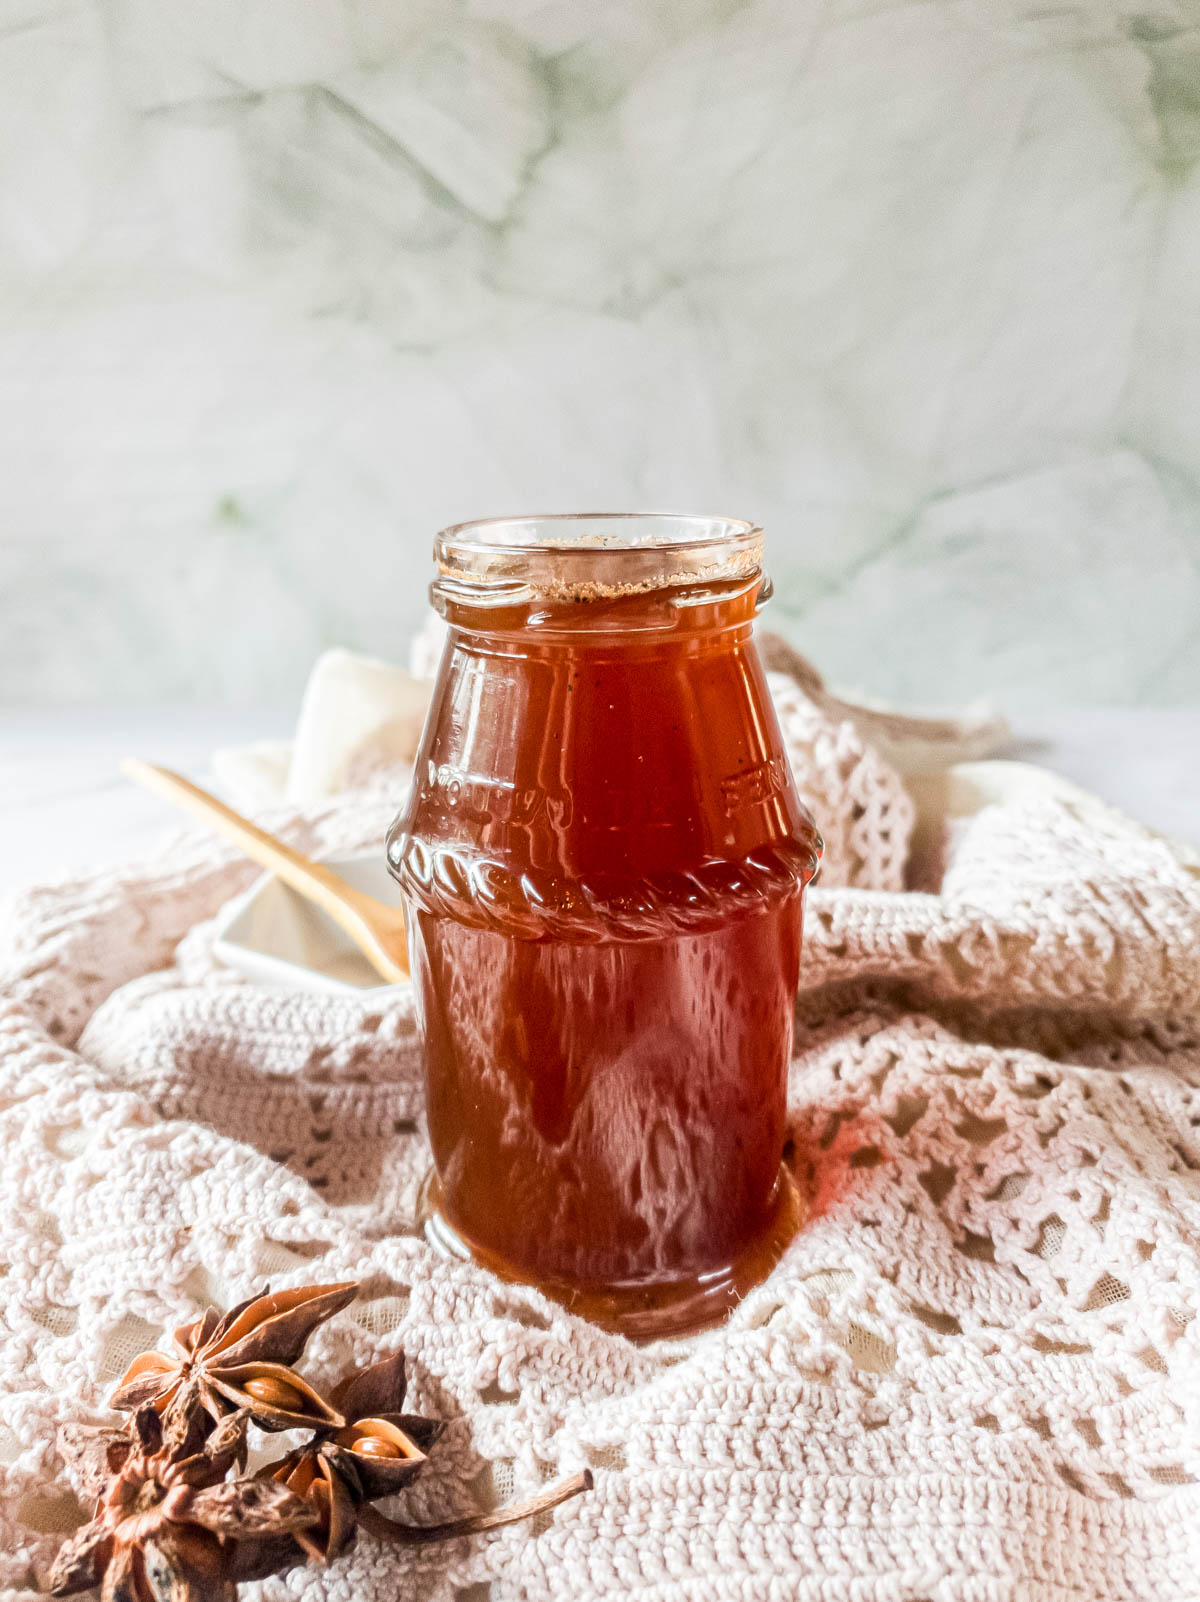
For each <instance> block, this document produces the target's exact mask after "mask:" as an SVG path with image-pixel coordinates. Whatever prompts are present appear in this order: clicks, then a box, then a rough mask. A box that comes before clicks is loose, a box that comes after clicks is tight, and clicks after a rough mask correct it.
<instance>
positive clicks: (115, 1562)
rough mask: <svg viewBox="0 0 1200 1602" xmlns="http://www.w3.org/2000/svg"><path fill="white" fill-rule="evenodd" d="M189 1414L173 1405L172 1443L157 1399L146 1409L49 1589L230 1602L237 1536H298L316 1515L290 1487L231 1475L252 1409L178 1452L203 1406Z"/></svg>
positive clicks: (123, 1598)
mask: <svg viewBox="0 0 1200 1602" xmlns="http://www.w3.org/2000/svg"><path fill="white" fill-rule="evenodd" d="M187 1412H188V1413H189V1414H190V1417H185V1416H184V1413H183V1411H181V1410H176V1412H175V1414H174V1421H175V1425H176V1427H175V1430H174V1432H173V1434H174V1440H173V1441H172V1440H171V1439H170V1435H171V1434H172V1432H171V1431H169V1430H167V1429H166V1428H165V1427H164V1423H163V1420H162V1419H161V1418H160V1417H159V1415H158V1413H157V1412H156V1411H155V1409H154V1408H153V1407H152V1406H151V1407H145V1408H142V1409H141V1410H139V1412H138V1413H137V1415H136V1417H135V1420H134V1429H133V1431H132V1433H131V1435H130V1437H129V1438H128V1439H127V1442H126V1445H127V1447H128V1450H127V1451H126V1452H123V1453H121V1452H118V1453H116V1457H117V1458H120V1459H121V1461H120V1462H119V1463H118V1464H116V1466H115V1469H110V1471H109V1473H108V1477H107V1481H106V1484H105V1486H104V1490H103V1493H102V1495H101V1497H100V1500H99V1503H98V1505H97V1507H96V1512H95V1515H94V1517H93V1519H92V1521H91V1523H90V1524H87V1525H85V1526H84V1528H83V1529H81V1530H79V1531H77V1532H76V1534H75V1535H74V1536H72V1537H71V1539H70V1540H68V1541H67V1543H66V1545H65V1546H64V1547H63V1548H62V1549H61V1550H60V1552H59V1554H58V1558H57V1560H56V1562H55V1564H54V1567H53V1569H52V1570H51V1571H50V1577H49V1589H50V1592H51V1594H52V1595H54V1596H72V1595H74V1594H75V1593H76V1592H78V1591H86V1590H89V1589H90V1588H91V1587H93V1586H99V1587H100V1588H101V1589H100V1594H101V1599H102V1602H183V1599H186V1602H228V1599H231V1598H233V1597H234V1595H235V1594H236V1593H235V1586H234V1582H233V1579H232V1577H231V1574H230V1570H229V1562H228V1558H229V1553H230V1549H231V1544H232V1543H236V1542H239V1541H242V1540H262V1539H264V1538H269V1537H271V1536H281V1535H291V1534H293V1533H295V1532H298V1531H300V1530H302V1529H304V1528H305V1527H306V1526H307V1525H309V1524H311V1523H312V1522H313V1519H314V1514H313V1510H312V1508H311V1507H310V1506H309V1505H308V1504H307V1503H305V1502H304V1501H302V1500H301V1499H300V1498H299V1497H297V1496H295V1495H293V1493H292V1492H290V1491H289V1490H288V1489H287V1488H286V1486H283V1485H280V1484H278V1483H277V1482H275V1481H268V1480H258V1479H253V1480H245V1479H243V1480H232V1481H227V1480H226V1478H225V1476H226V1475H227V1474H228V1472H229V1470H230V1469H231V1468H232V1467H233V1465H234V1463H235V1462H237V1461H238V1460H239V1459H240V1458H241V1456H242V1454H243V1450H244V1439H245V1433H246V1424H247V1421H248V1419H249V1413H248V1411H245V1410H243V1411H239V1412H237V1413H235V1414H232V1415H229V1416H227V1417H226V1418H224V1419H223V1420H222V1421H221V1423H220V1424H218V1426H217V1428H216V1429H215V1430H212V1431H211V1433H210V1434H209V1435H208V1438H207V1439H206V1440H203V1441H202V1442H201V1444H200V1446H199V1449H198V1450H196V1451H194V1452H189V1453H186V1455H181V1449H184V1448H186V1447H187V1446H188V1445H189V1444H191V1440H190V1436H191V1434H192V1431H193V1423H194V1420H195V1418H196V1417H197V1416H198V1409H197V1408H191V1409H188V1410H187ZM105 1451H106V1455H107V1446H106V1448H105Z"/></svg>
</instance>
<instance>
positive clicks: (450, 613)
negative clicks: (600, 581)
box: [430, 570, 771, 648]
mask: <svg viewBox="0 0 1200 1602" xmlns="http://www.w3.org/2000/svg"><path fill="white" fill-rule="evenodd" d="M770 593H771V585H770V581H769V580H768V579H767V578H766V577H765V575H764V574H763V573H762V572H761V570H755V571H754V572H753V573H751V574H749V575H744V576H741V577H738V578H733V579H727V580H724V581H718V582H715V583H709V584H705V585H695V584H688V585H665V586H661V587H655V588H647V589H645V590H640V591H637V592H635V593H626V594H616V595H605V596H600V595H579V596H576V597H574V598H571V599H564V598H561V597H553V598H547V597H542V596H536V595H534V596H528V595H513V596H509V597H506V598H503V599H502V598H500V597H498V596H495V595H488V596H480V595H478V594H473V593H471V591H470V590H469V589H468V588H467V587H466V586H463V585H460V584H455V583H453V582H451V581H447V580H445V579H439V580H437V581H435V583H434V584H433V585H432V586H431V589H430V598H431V600H432V602H433V605H434V606H435V608H436V609H437V611H438V612H440V613H441V615H442V616H443V617H444V618H445V619H446V621H447V623H448V624H449V625H450V627H451V628H452V629H453V630H456V631H460V632H462V633H464V634H467V635H476V636H481V637H487V638H491V639H502V638H506V637H508V638H511V637H513V636H518V635H519V636H520V637H521V639H522V640H523V641H524V642H526V643H532V642H533V641H534V640H539V641H544V642H545V643H546V644H547V645H550V644H552V643H559V644H569V643H574V644H575V645H576V646H578V647H580V648H585V647H586V646H588V645H589V644H592V645H595V646H597V647H598V646H600V645H601V644H603V643H604V641H605V640H606V639H615V638H617V637H620V638H629V637H631V636H632V637H640V638H643V639H644V640H645V641H646V642H647V643H650V642H651V641H652V640H662V641H664V642H665V641H669V640H672V639H674V640H682V639H686V638H694V637H698V636H701V635H713V634H725V633H729V632H734V633H742V634H744V633H748V632H749V630H750V627H751V625H752V624H753V622H754V619H755V618H756V617H757V615H758V613H759V611H760V610H761V609H762V607H763V605H765V603H766V601H767V599H768V598H769V596H770Z"/></svg>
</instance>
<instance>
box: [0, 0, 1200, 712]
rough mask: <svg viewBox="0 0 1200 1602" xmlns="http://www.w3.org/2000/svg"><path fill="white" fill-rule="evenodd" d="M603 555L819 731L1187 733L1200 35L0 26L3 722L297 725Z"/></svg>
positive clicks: (214, 5) (986, 29)
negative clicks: (719, 588) (488, 594)
mask: <svg viewBox="0 0 1200 1602" xmlns="http://www.w3.org/2000/svg"><path fill="white" fill-rule="evenodd" d="M597 506H601V507H619V506H658V507H672V508H686V509H695V510H704V511H717V512H725V513H729V514H732V515H738V516H749V517H756V518H758V519H760V520H761V521H762V522H763V523H764V524H765V525H766V527H767V530H768V535H769V538H770V542H771V543H770V551H771V567H772V570H773V573H774V576H775V579H776V585H777V600H776V603H775V607H774V622H775V624H776V626H778V627H782V628H783V629H784V630H785V631H786V632H788V633H789V634H790V635H791V636H792V638H793V639H794V640H795V642H796V643H797V645H799V646H800V647H801V648H802V649H804V650H806V651H808V652H809V653H810V654H811V655H812V656H813V657H814V658H815V660H816V661H817V662H818V663H819V664H820V665H821V666H822V668H823V669H824V670H825V671H826V672H827V674H828V675H829V676H830V677H831V678H833V679H835V680H837V681H840V682H842V683H843V684H848V685H853V686H857V687H858V688H860V689H865V690H868V691H871V692H874V693H877V694H880V695H885V696H902V697H904V698H907V699H916V700H920V701H925V702H946V701H954V700H958V699H961V698H963V697H966V696H971V695H975V694H978V693H982V692H992V693H994V694H995V695H996V696H997V697H998V698H999V699H1000V700H1001V701H1003V702H1005V703H1006V704H1009V705H1011V706H1013V707H1014V708H1016V707H1021V706H1036V705H1038V704H1041V703H1047V704H1051V703H1053V702H1056V701H1057V702H1065V701H1076V702H1078V701H1088V700H1092V701H1096V702H1107V703H1149V702H1158V703H1186V702H1194V701H1195V700H1196V699H1197V695H1198V693H1200V4H1198V3H1197V0H1137V3H1122V0H1062V3H1056V4H1054V5H1049V6H1048V5H1041V4H1037V5H1035V4H1033V3H1032V0H899V3H896V0H886V3H884V0H820V3H816V0H612V3H610V4H606V5H604V6H602V7H596V6H591V5H586V4H584V3H583V0H505V3H503V4H501V3H500V0H460V3H457V4H453V5H451V4H447V3H444V0H406V3H405V4H403V5H397V4H395V3H393V0H304V4H302V5H294V4H286V3H284V0H206V3H205V4H204V5H203V6H197V5H195V4H194V0H0V700H7V701H32V702H52V701H61V702H68V701H70V702H74V701H79V700H89V699H95V700H114V699H120V700H146V701H155V700H160V701H163V702H164V703H165V702H172V701H176V702H177V701H178V700H180V699H181V698H192V699H195V700H197V701H203V702H208V703H212V702H214V701H221V700H226V701H235V700H244V699H246V698H251V697H252V698H257V699H260V700H263V699H268V700H269V699H272V698H277V697H287V696H290V695H292V694H294V693H295V692H296V691H297V690H298V688H299V686H300V685H301V683H302V682H303V679H304V676H305V674H306V672H307V669H308V667H309V666H310V664H311V661H312V659H313V657H314V655H315V654H316V652H317V651H318V650H320V649H321V648H322V647H324V646H326V645H329V644H334V643H338V644H346V645H351V646H354V647H357V648H360V649H366V650H371V651H375V652H378V653H380V654H384V655H388V654H392V655H398V654H401V653H402V652H403V649H404V641H405V638H406V636H407V635H408V634H409V633H410V632H411V631H412V630H413V629H414V628H415V627H416V625H417V623H418V622H419V619H420V617H421V614H422V611H423V608H424V604H425V601H424V592H425V584H426V579H427V574H428V565H429V563H428V552H429V543H430V538H431V535H432V533H433V531H434V529H435V528H437V527H438V526H440V525H442V524H444V523H448V522H452V521H456V520H459V519H462V518H465V517H470V516H474V515H481V514H486V513H491V512H518V511H529V510H552V509H564V508H578V507H597Z"/></svg>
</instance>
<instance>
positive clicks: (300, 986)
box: [213, 845, 400, 995]
mask: <svg viewBox="0 0 1200 1602" xmlns="http://www.w3.org/2000/svg"><path fill="white" fill-rule="evenodd" d="M321 860H322V861H323V862H324V863H325V866H326V867H328V868H332V869H333V871H334V873H336V874H338V875H339V876H340V877H341V878H343V879H345V881H346V883H347V884H349V885H351V886H352V887H353V888H354V889H355V890H363V891H365V892H366V893H367V895H370V896H375V897H376V899H377V900H379V901H385V902H387V903H388V905H389V906H393V907H395V906H399V905H400V888H399V886H398V885H397V884H396V882H395V880H394V879H393V878H392V877H391V875H390V874H389V873H388V871H387V862H386V861H385V859H384V854H383V846H382V845H380V846H379V848H378V849H377V850H375V851H371V852H369V853H360V854H358V855H357V856H347V857H323V858H322V859H321ZM213 953H214V955H215V956H216V958H217V960H218V962H221V963H223V964H224V965H225V966H226V967H227V968H234V969H236V970H237V971H238V972H239V973H244V974H245V975H246V977H247V978H248V979H254V980H256V981H257V982H258V983H259V984H267V985H275V986H277V987H279V988H282V989H286V990H323V991H338V992H343V993H345V992H350V993H353V994H356V995H364V994H367V993H369V992H371V991H385V990H394V989H395V988H396V987H395V986H394V985H386V984H383V983H382V982H381V980H380V978H379V975H378V974H377V973H376V972H375V970H374V968H372V966H371V964H370V963H369V962H368V961H367V959H366V958H365V957H364V956H363V954H362V953H361V952H360V951H359V949H358V947H357V946H355V945H353V944H352V943H351V942H350V940H349V938H348V937H347V936H346V935H344V934H343V933H342V931H341V930H340V929H339V928H338V926H337V925H336V924H335V923H333V922H331V920H330V919H329V918H327V917H326V916H325V914H324V913H323V912H321V911H320V910H319V909H318V908H317V907H314V906H313V905H312V903H311V902H309V901H305V900H304V898H303V897H302V896H298V895H297V894H296V892H295V891H294V890H289V889H288V887H287V886H286V885H285V884H281V883H280V882H279V880H278V879H276V878H275V877H274V875H273V874H269V873H264V874H263V876H262V878H261V879H256V880H255V881H254V883H253V884H252V885H251V886H250V888H249V890H246V891H244V892H243V893H242V894H241V895H240V896H238V897H237V898H236V899H235V900H233V901H230V902H229V903H228V904H227V905H226V906H224V907H222V908H221V910H220V912H219V913H218V914H217V918H216V940H215V943H214V945H213Z"/></svg>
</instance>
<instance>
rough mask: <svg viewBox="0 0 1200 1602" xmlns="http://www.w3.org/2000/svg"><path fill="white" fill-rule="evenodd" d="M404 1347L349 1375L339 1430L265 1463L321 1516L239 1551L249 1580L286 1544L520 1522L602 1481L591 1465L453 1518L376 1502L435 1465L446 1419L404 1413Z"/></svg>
mask: <svg viewBox="0 0 1200 1602" xmlns="http://www.w3.org/2000/svg"><path fill="white" fill-rule="evenodd" d="M404 1392H405V1376H404V1354H403V1353H402V1352H398V1353H397V1354H396V1355H395V1356H394V1357H390V1358H385V1359H384V1361H383V1362H381V1363H376V1364H374V1366H373V1367H371V1368H368V1369H366V1370H364V1372H363V1373H361V1374H358V1375H355V1376H354V1377H353V1378H351V1379H349V1380H346V1381H344V1382H343V1383H342V1384H341V1385H340V1386H339V1387H338V1388H337V1390H335V1391H334V1393H333V1395H334V1399H335V1400H336V1401H337V1403H338V1406H339V1407H340V1408H341V1409H342V1411H343V1412H344V1413H345V1415H346V1420H347V1422H346V1425H345V1427H344V1428H343V1429H341V1430H339V1431H338V1432H337V1434H336V1435H334V1436H332V1437H329V1436H326V1437H325V1438H323V1439H317V1440H313V1441H310V1442H309V1443H308V1445H307V1446H302V1447H300V1448H299V1449H298V1450H297V1451H295V1452H289V1453H288V1455H287V1457H285V1458H282V1459H281V1460H280V1461H279V1462H278V1463H274V1464H269V1465H268V1466H267V1468H265V1469H263V1470H262V1471H261V1473H262V1474H264V1475H269V1476H270V1477H271V1478H272V1479H273V1480H275V1482H276V1483H277V1484H282V1485H286V1486H287V1488H288V1490H290V1491H293V1492H294V1493H295V1494H296V1495H297V1496H299V1497H302V1498H303V1499H304V1500H305V1501H306V1502H307V1503H308V1504H309V1506H310V1507H311V1508H312V1509H313V1511H314V1513H315V1514H316V1520H315V1522H314V1523H313V1524H311V1525H309V1526H308V1527H307V1528H306V1529H303V1530H296V1531H294V1532H293V1533H292V1534H291V1535H289V1536H286V1537H282V1538H280V1537H276V1538H274V1539H272V1540H268V1541H264V1542H261V1543H259V1544H258V1545H257V1547H256V1546H254V1545H247V1546H244V1547H240V1548H239V1550H238V1558H237V1562H238V1569H237V1575H238V1578H239V1579H246V1580H249V1579H261V1578H263V1577H264V1576H265V1575H267V1574H275V1573H278V1572H280V1570H282V1569H283V1568H285V1567H286V1565H287V1556H286V1547H287V1546H289V1545H291V1546H292V1547H293V1550H295V1552H296V1558H297V1559H298V1558H299V1555H300V1553H301V1552H303V1553H304V1554H305V1555H306V1556H307V1557H308V1558H309V1559H310V1561H313V1562H317V1563H328V1562H329V1561H330V1560H331V1559H332V1558H335V1557H337V1556H338V1554H339V1553H341V1552H344V1551H345V1550H346V1548H347V1547H348V1546H350V1545H351V1544H352V1543H353V1541H354V1539H355V1537H356V1535H357V1534H358V1531H359V1529H364V1530H369V1531H370V1532H371V1534H372V1535H375V1536H378V1537H379V1538H380V1539H382V1540H385V1541H389V1542H392V1543H393V1544H396V1545H400V1546H424V1545H428V1544H430V1543H432V1542H436V1541H449V1540H453V1539H454V1538H455V1537H456V1536H461V1535H475V1534H478V1533H479V1532H480V1531H483V1530H492V1529H497V1528H499V1526H500V1525H502V1524H516V1523H518V1522H519V1521H520V1520H522V1519H527V1518H531V1517H532V1516H533V1515H534V1514H535V1513H543V1512H546V1511H547V1510H548V1509H550V1508H552V1507H557V1506H558V1504H559V1503H560V1502H565V1501H566V1500H567V1499H568V1498H569V1497H572V1496H577V1495H578V1494H579V1493H580V1492H581V1491H588V1490H590V1489H591V1487H592V1476H591V1473H590V1471H589V1470H587V1469H585V1470H583V1472H582V1473H580V1474H576V1475H573V1476H572V1477H571V1478H570V1479H568V1480H563V1481H560V1483H559V1484H558V1485H553V1486H550V1487H549V1489H547V1490H545V1491H543V1492H541V1493H540V1494H539V1495H538V1496H534V1497H530V1498H528V1499H527V1500H526V1501H524V1502H517V1503H513V1504H512V1505H510V1506H509V1507H506V1508H499V1509H497V1510H496V1511H495V1512H493V1513H481V1514H476V1515H474V1516H472V1517H469V1518H465V1519H454V1520H452V1521H451V1522H449V1523H446V1524H400V1523H398V1522H397V1521H396V1520H395V1519H389V1518H386V1517H385V1516H384V1515H383V1514H382V1513H380V1512H378V1511H377V1510H376V1509H375V1508H373V1507H371V1506H370V1503H372V1502H376V1501H379V1500H381V1499H382V1498H384V1497H388V1496H394V1495H395V1493H396V1492H397V1491H400V1490H403V1489H404V1488H405V1487H406V1486H408V1485H411V1484H412V1482H413V1480H415V1479H416V1477H417V1475H418V1474H419V1473H420V1472H421V1470H422V1469H423V1468H424V1467H425V1463H426V1461H427V1458H426V1453H427V1451H428V1449H429V1447H431V1446H432V1445H433V1443H434V1442H435V1441H436V1440H437V1438H438V1436H439V1435H440V1434H441V1433H442V1431H443V1429H444V1428H445V1425H444V1424H443V1423H442V1422H441V1421H440V1420H438V1419H428V1418H419V1417H418V1416H417V1415H416V1414H414V1413H401V1412H400V1411H399V1409H400V1407H401V1406H402V1405H403V1402H404Z"/></svg>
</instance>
